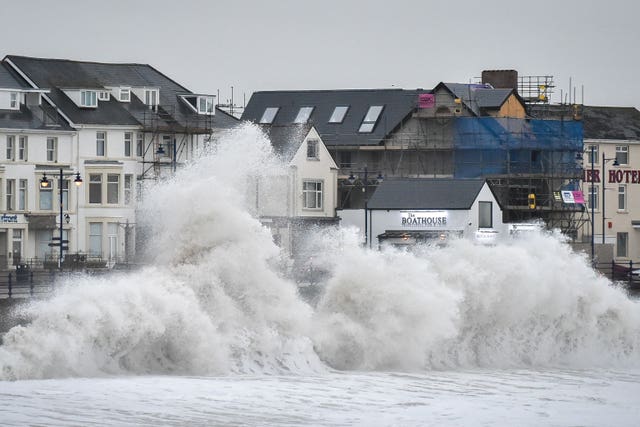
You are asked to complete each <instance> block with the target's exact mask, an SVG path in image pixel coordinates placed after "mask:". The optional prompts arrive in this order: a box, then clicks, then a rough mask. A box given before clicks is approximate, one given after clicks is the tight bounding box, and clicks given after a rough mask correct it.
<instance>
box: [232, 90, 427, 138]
mask: <svg viewBox="0 0 640 427" xmlns="http://www.w3.org/2000/svg"><path fill="white" fill-rule="evenodd" d="M422 93H431V91H430V90H422V89H416V90H403V89H345V90H308V91H264V92H255V93H254V94H253V95H252V96H251V99H250V100H249V102H248V104H247V106H246V108H245V110H244V113H243V114H242V120H249V121H252V122H255V123H258V122H259V121H260V119H261V118H262V115H263V113H264V111H265V109H266V108H267V107H279V108H280V109H279V111H278V113H277V114H276V116H275V119H274V121H273V125H275V126H282V125H290V124H293V122H294V120H295V118H296V116H297V114H298V111H299V110H300V108H301V107H314V109H313V111H312V113H311V116H310V117H309V120H308V122H307V123H308V124H311V125H313V126H315V128H316V130H317V131H318V133H319V134H320V137H321V138H322V140H323V141H324V143H325V145H326V146H328V147H331V146H359V145H378V144H381V143H382V141H383V140H384V138H385V137H386V136H387V135H388V134H389V133H390V132H391V131H392V130H393V129H395V128H396V127H397V126H398V125H399V124H400V123H401V122H402V121H403V120H404V119H405V118H406V117H407V116H408V115H409V114H411V112H412V111H413V110H414V108H415V107H416V106H417V103H418V94H422ZM374 105H381V106H383V109H382V112H381V114H380V116H379V118H378V121H377V122H376V125H375V127H374V129H373V132H371V133H359V132H358V129H359V128H360V125H361V124H362V121H363V119H364V117H365V115H366V114H367V111H368V109H369V107H370V106H374ZM337 106H348V107H349V110H348V111H347V114H346V116H345V117H344V120H343V122H342V123H329V118H330V117H331V114H332V113H333V110H334V109H335V107H337Z"/></svg>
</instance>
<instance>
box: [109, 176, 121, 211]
mask: <svg viewBox="0 0 640 427" xmlns="http://www.w3.org/2000/svg"><path fill="white" fill-rule="evenodd" d="M112 178H115V181H112ZM114 187H115V193H113V189H114ZM114 195H115V198H113V196H114ZM119 203H120V174H119V173H107V204H108V205H117V204H119Z"/></svg>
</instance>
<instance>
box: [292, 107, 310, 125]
mask: <svg viewBox="0 0 640 427" xmlns="http://www.w3.org/2000/svg"><path fill="white" fill-rule="evenodd" d="M314 109H315V107H313V106H304V107H300V109H299V110H298V114H297V115H296V118H295V119H294V120H293V123H295V124H298V125H303V124H305V123H307V122H308V121H309V118H310V117H311V114H313V110H314Z"/></svg>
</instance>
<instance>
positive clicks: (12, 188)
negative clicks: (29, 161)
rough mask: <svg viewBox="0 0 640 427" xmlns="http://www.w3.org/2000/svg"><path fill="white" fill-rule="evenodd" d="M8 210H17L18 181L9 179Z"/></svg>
mask: <svg viewBox="0 0 640 427" xmlns="http://www.w3.org/2000/svg"><path fill="white" fill-rule="evenodd" d="M6 196H7V210H8V211H12V210H15V208H16V199H15V197H16V180H15V179H7V192H6Z"/></svg>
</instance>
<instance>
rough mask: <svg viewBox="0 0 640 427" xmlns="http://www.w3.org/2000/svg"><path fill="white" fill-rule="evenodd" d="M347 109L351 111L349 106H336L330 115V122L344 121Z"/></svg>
mask: <svg viewBox="0 0 640 427" xmlns="http://www.w3.org/2000/svg"><path fill="white" fill-rule="evenodd" d="M347 111H349V107H347V106H338V107H336V108H334V110H333V113H331V117H329V123H342V122H343V121H344V116H346V115H347Z"/></svg>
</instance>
